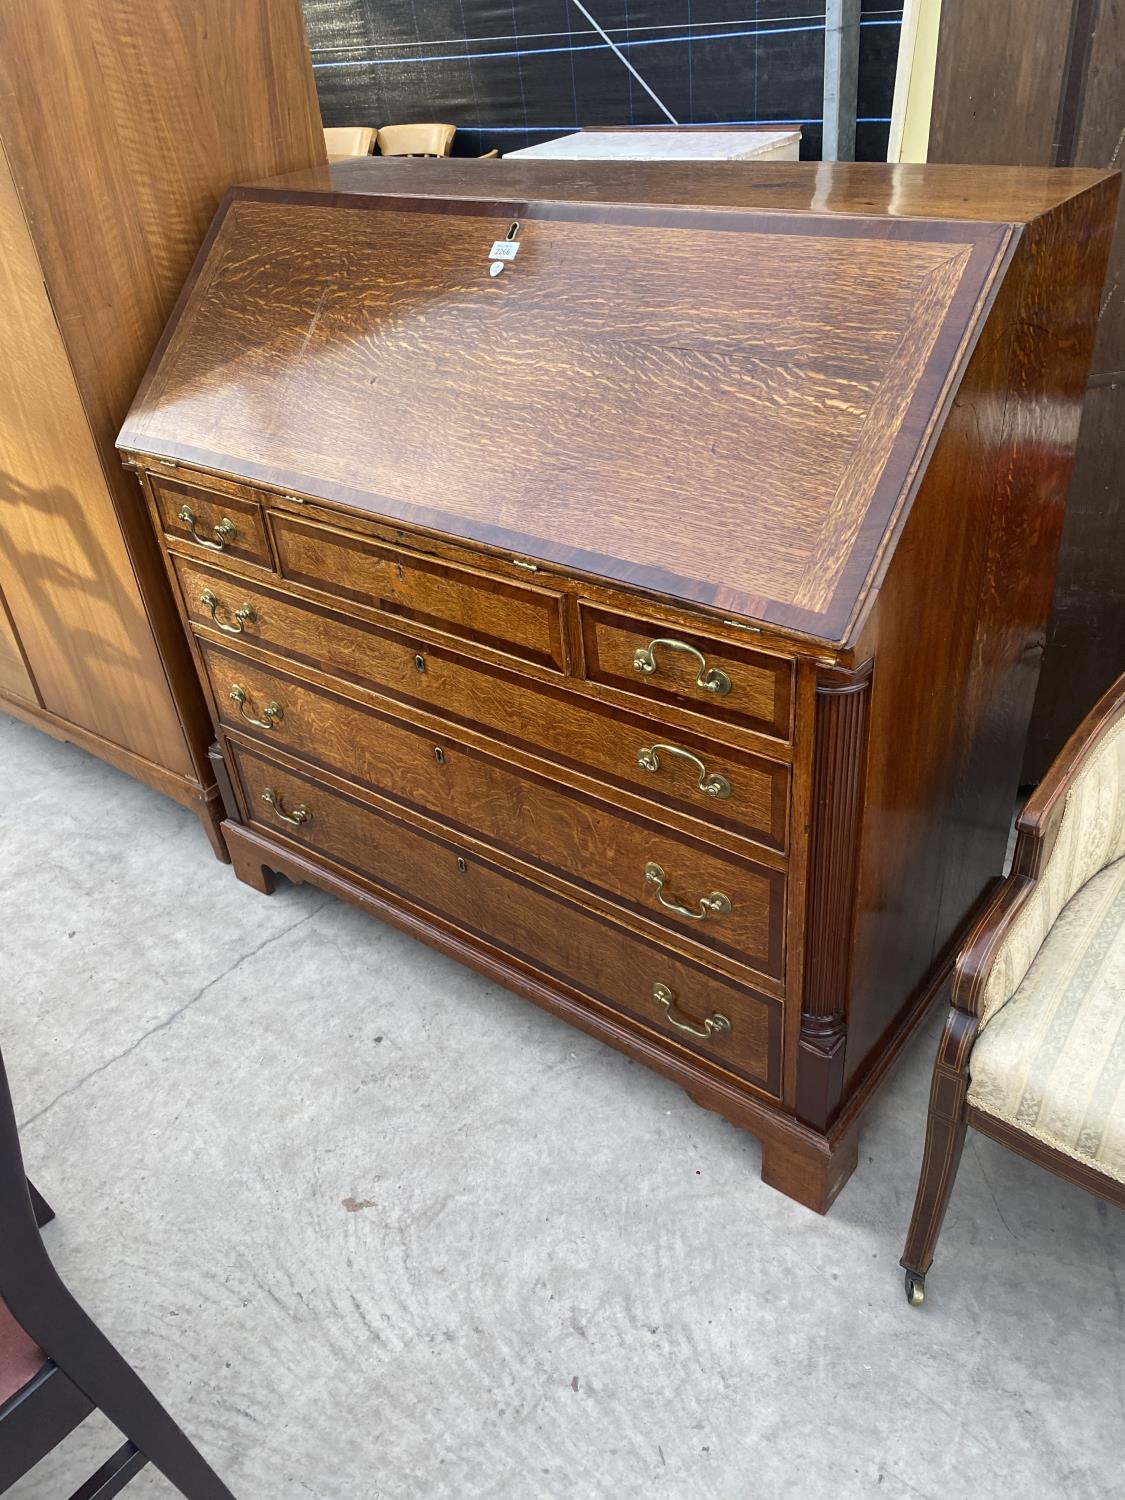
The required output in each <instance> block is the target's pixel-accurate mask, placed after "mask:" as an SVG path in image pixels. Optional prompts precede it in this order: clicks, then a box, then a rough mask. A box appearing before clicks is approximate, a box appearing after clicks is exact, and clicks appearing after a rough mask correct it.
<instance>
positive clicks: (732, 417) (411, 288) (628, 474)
mask: <svg viewBox="0 0 1125 1500" xmlns="http://www.w3.org/2000/svg"><path fill="white" fill-rule="evenodd" d="M357 201H358V206H355V207H352V206H347V207H329V206H322V205H320V204H317V203H298V204H292V203H288V202H286V201H285V200H284V198H281V197H265V198H263V199H262V200H261V201H259V200H258V199H254V198H248V197H245V196H236V197H235V198H234V199H233V200H232V201H231V202H229V204H228V206H227V209H226V212H225V217H224V219H223V221H222V224H221V226H220V228H219V231H218V233H217V236H216V238H215V240H214V242H213V244H212V247H211V250H210V252H209V255H208V257H207V262H206V267H205V269H204V270H203V272H202V274H201V275H200V277H199V280H198V281H197V283H196V285H195V287H194V290H193V292H192V294H191V296H190V298H189V299H188V301H187V302H186V305H185V306H184V307H183V309H182V311H181V314H180V317H179V319H178V321H177V323H176V325H175V327H174V329H173V331H172V333H171V336H170V338H169V339H168V342H167V345H166V347H165V350H164V353H163V356H162V358H161V360H160V362H159V365H158V367H157V368H156V369H155V371H154V372H153V373H152V376H151V379H150V381H149V382H148V383H147V384H146V387H145V388H144V390H143V393H142V395H141V396H140V397H139V399H138V402H137V403H136V404H135V405H134V408H133V410H132V412H131V414H130V417H129V420H128V422H127V423H126V426H125V428H124V430H123V433H122V437H121V441H122V444H123V445H124V446H125V447H127V448H130V449H142V450H144V451H147V452H155V453H161V454H164V455H166V456H168V457H171V458H178V459H187V460H192V461H196V462H203V463H205V464H206V465H207V466H208V467H214V468H218V469H220V470H222V471H224V472H226V473H229V474H234V475H237V476H243V477H245V478H248V479H255V478H256V479H260V480H265V481H267V482H272V483H277V484H281V485H284V486H285V487H286V488H291V489H294V490H296V491H298V492H299V493H302V494H309V495H313V496H320V497H323V498H327V499H342V500H345V501H348V502H349V503H353V504H357V505H360V506H362V507H363V508H365V509H367V510H370V511H372V512H374V513H375V514H378V515H381V516H391V517H395V518H398V519H402V520H407V521H413V522H415V523H417V524H421V525H428V526H434V527H437V528H439V529H444V530H447V531H454V532H456V533H457V534H459V535H461V536H464V537H466V538H467V539H470V540H476V541H482V542H487V543H490V544H493V545H497V546H504V547H510V548H512V549H513V550H514V551H516V552H518V553H521V554H524V555H527V556H529V557H533V558H537V559H545V560H548V561H551V562H555V563H561V564H565V565H569V566H573V567H578V568H582V569H584V570H585V571H588V572H590V573H592V574H594V575H595V576H600V577H604V578H608V579H612V580H614V581H616V582H623V583H633V584H638V585H640V586H642V587H645V588H647V589H650V590H652V591H654V592H659V593H661V594H664V595H668V596H672V597H675V598H678V599H680V600H684V601H689V602H697V603H705V604H710V605H714V606H715V607H717V608H720V609H723V610H727V611H729V612H731V613H733V614H736V615H742V616H749V617H751V618H754V619H762V620H767V621H770V622H774V623H778V624H782V625H785V626H787V627H790V628H792V629H795V630H800V631H803V632H805V633H808V634H812V635H815V636H819V637H823V638H825V639H828V640H835V639H839V638H842V636H843V635H844V634H845V633H846V630H847V627H848V623H849V621H850V620H851V619H852V616H853V614H854V613H855V610H856V607H857V604H858V602H859V601H860V600H861V598H862V596H863V593H864V590H865V587H866V585H867V582H868V578H869V574H870V571H871V568H872V565H873V563H874V561H875V559H876V558H877V557H878V555H879V552H880V549H881V544H882V539H883V534H884V531H885V529H886V527H887V526H888V525H890V524H892V522H893V520H894V518H895V516H896V515H897V514H898V512H899V510H900V509H901V508H902V506H903V504H904V502H905V500H906V497H907V493H908V491H909V489H910V487H911V484H912V481H913V478H914V475H915V472H916V470H917V467H918V465H919V463H920V461H921V459H922V455H923V452H924V449H925V447H926V443H927V441H928V439H929V437H930V435H931V433H932V430H933V426H934V422H935V420H936V418H937V415H938V413H939V411H940V408H941V405H942V403H943V401H944V400H945V398H946V396H947V394H948V392H949V390H950V388H951V386H952V385H954V384H955V382H956V378H957V375H958V372H959V369H960V365H961V362H962V359H963V357H964V355H965V354H966V352H967V351H968V348H969V345H970V343H971V338H972V334H973V331H974V328H975V326H976V320H977V316H978V313H979V308H980V303H981V300H982V298H983V297H984V296H985V295H986V293H987V291H988V288H989V285H990V283H991V280H992V278H993V276H994V275H995V274H996V272H997V269H998V267H999V265H1000V264H1001V261H1002V258H1003V255H1004V253H1005V249H1006V245H1007V240H1008V230H1007V227H1006V226H1003V225H993V226H987V225H968V224H966V225H963V226H959V227H957V226H950V225H948V224H941V223H932V224H930V223H909V224H906V223H894V222H892V221H888V220H870V221H867V220H862V219H858V218H857V219H842V218H841V219H828V218H825V219H818V220H813V221H809V220H807V219H806V220H800V219H793V218H787V217H783V216H776V217H770V218H762V217H757V218H754V217H745V218H743V217H735V216H730V217H728V218H725V219H723V220H722V221H721V222H720V223H717V224H716V226H715V227H714V228H712V227H710V226H708V227H707V228H704V227H702V225H701V224H700V223H699V222H697V221H692V222H687V221H685V220H683V219H682V218H678V217H677V216H676V214H675V213H670V214H669V215H668V216H667V219H666V222H663V223H661V224H660V225H659V226H655V225H652V224H646V223H640V222H631V221H630V216H629V213H628V211H627V210H625V209H621V210H617V211H615V213H614V216H613V218H614V222H612V223H610V224H607V223H604V222H599V223H586V222H583V221H582V220H581V218H576V217H565V218H564V217H563V215H562V213H561V211H560V210H558V209H552V210H549V211H547V210H544V212H543V215H542V216H540V214H539V212H538V211H532V210H528V211H522V212H523V217H522V218H521V219H520V222H521V223H522V226H523V227H522V229H521V231H520V239H519V242H518V243H519V247H520V248H519V256H518V259H517V260H515V261H514V262H512V263H511V264H510V265H508V266H507V267H506V268H505V272H504V275H503V276H500V277H496V278H493V277H491V276H490V275H489V274H488V250H489V247H490V246H491V244H492V243H493V241H496V240H502V239H503V238H504V236H505V233H506V231H507V229H508V225H509V223H510V222H512V221H513V220H514V219H515V218H516V217H517V216H518V215H519V214H520V213H521V210H520V209H519V207H518V205H512V206H510V207H509V209H508V210H507V211H506V212H505V213H503V214H501V215H500V216H498V217H497V216H494V215H493V214H491V213H477V212H463V211H458V210H457V206H456V205H455V204H451V205H448V206H447V211H446V212H445V213H442V214H436V213H431V212H427V211H425V205H424V204H420V203H415V204H414V205H413V206H412V210H411V211H410V212H402V211H398V210H396V211H394V212H387V211H384V210H382V209H381V208H380V206H379V204H378V202H377V200H372V199H366V200H364V199H360V200H357ZM571 212H572V213H573V212H574V211H573V210H572V211H571ZM599 217H604V216H599ZM796 284H800V285H801V286H802V288H803V290H802V295H801V297H800V298H799V299H798V298H794V297H793V296H792V295H791V290H792V287H793V286H794V285H796ZM485 434H486V440H485V441H482V436H484V435H485ZM747 455H752V461H751V462H749V463H748V462H747ZM701 496H702V497H705V502H704V503H701V502H700V497H701ZM607 499H608V501H609V503H607ZM748 523H749V524H748Z"/></svg>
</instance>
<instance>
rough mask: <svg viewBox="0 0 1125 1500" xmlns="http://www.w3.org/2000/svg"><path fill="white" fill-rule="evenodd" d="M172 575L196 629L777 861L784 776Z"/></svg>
mask: <svg viewBox="0 0 1125 1500" xmlns="http://www.w3.org/2000/svg"><path fill="white" fill-rule="evenodd" d="M176 571H177V573H178V575H179V579H180V586H181V590H182V593H183V598H184V602H185V606H186V608H187V611H188V614H189V615H190V617H191V619H192V621H193V622H194V623H195V624H196V625H198V626H210V627H212V628H217V629H218V630H221V631H222V632H223V633H224V634H225V635H226V636H228V637H229V638H230V639H231V641H232V642H233V641H235V640H236V639H237V640H239V641H244V642H247V643H249V644H251V645H254V646H258V647H262V648H265V649H266V650H269V651H272V652H275V653H279V654H281V655H283V656H285V657H287V658H288V659H289V660H290V661H294V662H298V663H300V664H301V665H302V666H312V667H316V668H319V669H320V670H322V671H324V672H327V673H330V674H332V675H334V676H336V677H339V678H343V679H344V680H345V681H348V682H352V683H356V684H358V685H360V686H362V687H366V688H370V689H372V690H374V691H376V692H378V693H380V694H382V695H383V696H384V697H387V698H390V699H393V700H394V701H395V702H397V703H400V704H403V705H406V706H407V707H409V708H410V709H421V710H425V711H427V712H429V713H433V714H438V715H440V716H441V717H443V718H445V719H447V720H448V721H450V722H451V723H453V724H457V725H461V726H464V727H466V728H469V729H473V730H476V731H477V732H479V733H482V734H485V735H487V736H489V737H490V738H492V739H498V740H499V741H500V742H501V743H502V744H504V745H505V746H515V747H517V748H519V749H521V750H525V751H528V752H531V753H533V754H535V755H537V756H539V757H541V758H542V759H544V760H546V761H547V762H549V763H550V764H551V765H552V766H563V767H566V768H568V769H569V770H571V771H578V772H581V773H583V774H585V775H589V776H594V777H596V778H597V780H598V781H600V782H609V783H611V784H613V785H614V786H616V787H619V788H623V789H625V790H627V791H629V792H632V793H633V794H634V795H636V796H640V797H643V798H645V799H646V800H647V801H649V802H651V803H652V804H653V805H654V806H656V807H659V808H667V809H672V810H675V811H676V812H680V813H685V814H687V815H689V816H692V817H695V818H699V819H703V820H704V821H706V822H708V823H712V824H721V825H722V826H723V827H725V828H728V829H729V830H730V831H731V832H732V833H736V834H739V835H741V836H743V837H746V838H751V839H754V840H755V841H757V842H758V843H761V844H764V845H766V846H767V847H769V848H771V849H778V850H784V849H785V848H786V845H787V835H788V826H789V776H790V771H789V767H788V766H787V765H785V764H783V763H781V762H778V761H773V760H769V759H767V758H765V757H764V756H759V755H753V754H751V753H749V752H748V751H743V750H734V749H731V748H730V747H728V746H722V745H716V744H713V743H709V742H708V741H707V740H706V739H703V738H701V737H700V736H698V735H692V734H685V733H684V732H683V731H682V730H678V729H677V730H671V729H668V728H667V727H665V726H663V725H661V724H660V723H658V722H654V721H653V720H651V719H646V718H642V717H640V716H639V715H635V714H630V713H627V712H624V711H622V710H621V709H620V708H616V707H610V706H609V705H606V704H602V703H599V702H597V701H596V700H594V699H592V698H584V697H582V696H580V695H579V694H576V693H572V692H567V691H565V690H564V689H561V688H555V687H553V686H551V685H550V684H547V683H539V682H532V681H530V680H529V679H528V678H526V677H522V676H520V675H518V674H517V673H514V672H508V671H505V670H504V669H503V668H502V667H500V666H494V665H492V664H490V663H486V662H479V661H474V660H472V659H471V658H469V657H466V656H462V655H459V654H457V653H455V652H452V651H446V650H445V649H444V648H439V647H434V646H425V647H424V648H423V647H420V646H419V645H418V643H416V642H412V641H410V640H408V639H404V638H403V637H402V636H401V635H398V634H395V633H394V632H392V631H389V630H384V629H383V628H382V627H380V626H376V625H373V624H369V623H368V622H366V621H361V620H356V619H354V618H351V617H349V616H346V615H342V614H339V613H337V612H336V611H335V610H330V609H327V608H324V607H322V606H320V605H314V604H311V603H309V602H308V601H307V600H303V599H295V598H293V597H292V596H291V595H286V594H282V593H280V592H278V591H277V590H274V589H269V588H264V587H262V586H261V585H259V584H257V583H254V584H251V583H250V582H249V580H247V579H245V578H231V577H229V576H224V575H222V574H220V573H217V572H215V571H214V570H213V569H211V568H206V567H201V566H199V565H197V564H195V563H194V562H189V561H187V560H186V559H184V558H177V559H176Z"/></svg>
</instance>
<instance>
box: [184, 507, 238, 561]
mask: <svg viewBox="0 0 1125 1500" xmlns="http://www.w3.org/2000/svg"><path fill="white" fill-rule="evenodd" d="M180 520H181V521H182V522H183V523H184V525H185V526H186V527H187V529H188V531H189V532H190V533H191V539H192V541H194V542H198V543H199V545H200V546H201V547H210V549H211V551H212V552H222V550H223V548H224V547H225V546H226V544H227V543H228V542H233V541H234V539H235V537H236V536H237V535H238V532H237V530H236V529H235V524H234V522H233V521H232V520H231V518H230V517H229V516H224V517H223V519H222V520H221V521H220V522H219V524H218V525H217V526H212V528H211V534H212V537H213V538H214V540H212V539H211V537H205V536H200V535H199V532H198V531H197V530H196V529H195V511H193V510H192V508H191V506H190V505H181V506H180Z"/></svg>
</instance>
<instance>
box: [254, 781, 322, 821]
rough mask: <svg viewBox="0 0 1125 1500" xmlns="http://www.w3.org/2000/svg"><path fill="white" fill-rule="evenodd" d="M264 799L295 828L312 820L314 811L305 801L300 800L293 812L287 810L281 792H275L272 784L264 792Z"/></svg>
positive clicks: (282, 819)
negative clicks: (311, 810)
mask: <svg viewBox="0 0 1125 1500" xmlns="http://www.w3.org/2000/svg"><path fill="white" fill-rule="evenodd" d="M262 801H263V802H265V803H268V805H269V806H270V807H272V808H273V810H274V812H275V813H276V814H277V815H278V817H279V818H280V819H281V821H282V822H283V823H292V824H293V826H294V827H295V828H300V826H301V824H302V823H311V822H312V813H311V812H309V810H308V808H307V807H306V806H305V804H304V803H303V802H299V803H298V804H297V806H296V807H295V808H294V809H293V811H292V812H291V813H290V812H286V811H285V808H284V807H283V806H282V802H281V795H280V793H278V792H275V791H274V789H273V787H272V786H268V787H266V789H265V791H264V792H263V793H262Z"/></svg>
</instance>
